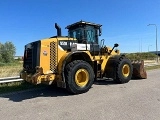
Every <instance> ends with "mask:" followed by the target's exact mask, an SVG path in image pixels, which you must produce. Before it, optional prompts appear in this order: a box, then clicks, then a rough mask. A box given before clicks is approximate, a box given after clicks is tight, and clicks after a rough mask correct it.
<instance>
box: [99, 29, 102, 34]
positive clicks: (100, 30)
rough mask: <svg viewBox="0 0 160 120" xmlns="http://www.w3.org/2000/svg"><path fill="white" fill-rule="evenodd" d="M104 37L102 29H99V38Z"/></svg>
mask: <svg viewBox="0 0 160 120" xmlns="http://www.w3.org/2000/svg"><path fill="white" fill-rule="evenodd" d="M101 35H102V28H99V36H101Z"/></svg>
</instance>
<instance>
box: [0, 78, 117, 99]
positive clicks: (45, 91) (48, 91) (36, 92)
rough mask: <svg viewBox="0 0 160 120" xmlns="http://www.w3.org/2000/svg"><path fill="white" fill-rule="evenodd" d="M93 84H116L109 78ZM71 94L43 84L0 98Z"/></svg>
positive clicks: (28, 97)
mask: <svg viewBox="0 0 160 120" xmlns="http://www.w3.org/2000/svg"><path fill="white" fill-rule="evenodd" d="M94 85H118V84H116V83H115V82H114V81H113V80H111V79H104V80H97V81H95V82H94ZM63 96H73V95H72V94H70V93H69V92H68V91H67V90H65V89H62V88H57V87H53V86H45V87H41V88H36V89H30V90H24V91H19V92H13V93H8V94H1V95H0V98H8V99H9V101H13V102H21V101H23V100H27V99H33V98H37V97H63Z"/></svg>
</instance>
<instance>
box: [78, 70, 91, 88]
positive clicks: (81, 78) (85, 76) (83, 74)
mask: <svg viewBox="0 0 160 120" xmlns="http://www.w3.org/2000/svg"><path fill="white" fill-rule="evenodd" d="M88 81H89V73H88V71H87V70H85V69H79V70H78V71H77V72H76V74H75V82H76V84H77V85H78V86H79V87H84V86H86V85H87V83H88Z"/></svg>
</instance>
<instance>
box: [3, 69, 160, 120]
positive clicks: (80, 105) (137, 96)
mask: <svg viewBox="0 0 160 120" xmlns="http://www.w3.org/2000/svg"><path fill="white" fill-rule="evenodd" d="M159 74H160V69H159V70H153V71H149V72H148V79H145V80H132V81H130V82H129V83H127V84H114V83H113V82H112V81H100V82H99V83H95V84H94V85H93V87H92V88H91V89H90V91H89V92H87V93H85V94H81V95H69V94H68V93H67V92H65V91H64V90H62V89H51V88H49V87H47V88H43V89H39V90H31V91H25V92H19V93H16V94H8V95H4V96H0V119H1V120H160V79H159V77H158V76H159Z"/></svg>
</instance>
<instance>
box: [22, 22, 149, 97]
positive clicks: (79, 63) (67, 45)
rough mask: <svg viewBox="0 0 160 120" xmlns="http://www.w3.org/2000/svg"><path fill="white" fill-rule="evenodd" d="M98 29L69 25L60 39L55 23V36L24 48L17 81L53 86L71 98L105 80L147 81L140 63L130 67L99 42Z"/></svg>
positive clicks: (126, 61)
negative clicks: (21, 67)
mask: <svg viewBox="0 0 160 120" xmlns="http://www.w3.org/2000/svg"><path fill="white" fill-rule="evenodd" d="M101 26H102V25H100V24H95V23H91V22H85V21H79V22H76V23H73V24H71V25H68V26H67V27H66V29H68V36H62V35H61V28H60V27H59V26H58V25H57V23H55V28H56V29H57V35H56V36H53V37H50V38H47V39H43V40H38V41H35V42H32V43H29V44H27V45H25V50H24V62H23V70H22V71H21V73H20V77H21V78H22V79H24V80H25V81H27V82H30V83H33V84H47V85H51V84H56V85H57V86H58V87H62V88H66V89H67V90H68V91H70V92H71V93H73V94H80V93H84V92H87V91H88V90H89V89H90V88H91V86H92V84H93V82H94V80H98V79H102V78H104V77H105V78H111V79H113V80H114V81H115V82H116V83H127V82H129V81H130V79H131V78H132V77H136V78H146V77H147V75H146V71H145V70H144V66H143V62H142V63H138V64H136V63H134V64H133V62H131V61H130V60H129V59H128V58H126V57H125V56H124V55H120V51H119V50H117V49H116V50H115V48H116V47H118V44H114V46H113V48H110V47H107V46H105V45H104V39H102V40H99V36H101V33H102V29H101ZM134 66H138V67H134ZM134 70H136V71H138V72H134Z"/></svg>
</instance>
